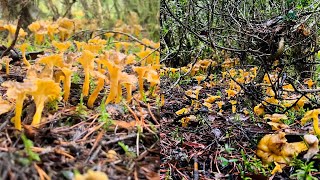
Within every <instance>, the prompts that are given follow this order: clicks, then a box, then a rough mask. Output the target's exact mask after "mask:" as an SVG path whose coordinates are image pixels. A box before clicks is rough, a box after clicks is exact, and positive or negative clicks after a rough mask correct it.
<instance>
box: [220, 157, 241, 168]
mask: <svg viewBox="0 0 320 180" xmlns="http://www.w3.org/2000/svg"><path fill="white" fill-rule="evenodd" d="M218 160H220V161H221V166H222V167H227V166H228V165H229V163H233V162H237V161H238V159H226V158H224V157H218Z"/></svg>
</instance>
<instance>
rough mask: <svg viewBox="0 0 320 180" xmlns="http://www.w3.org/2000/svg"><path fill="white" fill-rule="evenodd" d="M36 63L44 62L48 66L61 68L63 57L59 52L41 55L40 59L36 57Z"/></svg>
mask: <svg viewBox="0 0 320 180" xmlns="http://www.w3.org/2000/svg"><path fill="white" fill-rule="evenodd" d="M37 63H43V64H46V65H48V66H49V67H50V68H52V67H53V66H57V67H61V68H62V67H63V66H64V63H63V58H62V56H61V55H60V54H53V55H49V56H45V57H41V58H40V59H38V61H37Z"/></svg>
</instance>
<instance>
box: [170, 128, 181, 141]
mask: <svg viewBox="0 0 320 180" xmlns="http://www.w3.org/2000/svg"><path fill="white" fill-rule="evenodd" d="M171 136H172V137H173V139H175V140H178V141H180V142H182V141H183V137H181V136H180V134H179V127H176V129H175V130H174V131H173V132H172V134H171Z"/></svg>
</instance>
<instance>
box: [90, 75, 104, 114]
mask: <svg viewBox="0 0 320 180" xmlns="http://www.w3.org/2000/svg"><path fill="white" fill-rule="evenodd" d="M103 85H104V79H103V78H99V80H98V84H97V87H96V88H95V89H94V91H93V92H92V94H91V95H90V97H89V99H88V107H89V108H92V107H93V104H94V102H95V101H96V99H97V97H98V95H99V92H100V91H101V90H102V89H103Z"/></svg>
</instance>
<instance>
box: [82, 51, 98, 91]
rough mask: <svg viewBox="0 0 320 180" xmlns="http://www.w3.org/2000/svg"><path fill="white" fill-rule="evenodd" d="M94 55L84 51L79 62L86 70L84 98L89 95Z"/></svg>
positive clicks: (83, 89)
mask: <svg viewBox="0 0 320 180" xmlns="http://www.w3.org/2000/svg"><path fill="white" fill-rule="evenodd" d="M94 57H95V56H94V54H92V53H91V52H90V51H88V50H84V51H83V53H82V55H81V57H79V58H78V61H79V62H80V63H81V65H82V67H83V69H84V83H83V88H82V94H83V96H88V95H89V81H90V71H92V70H93V68H94Z"/></svg>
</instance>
